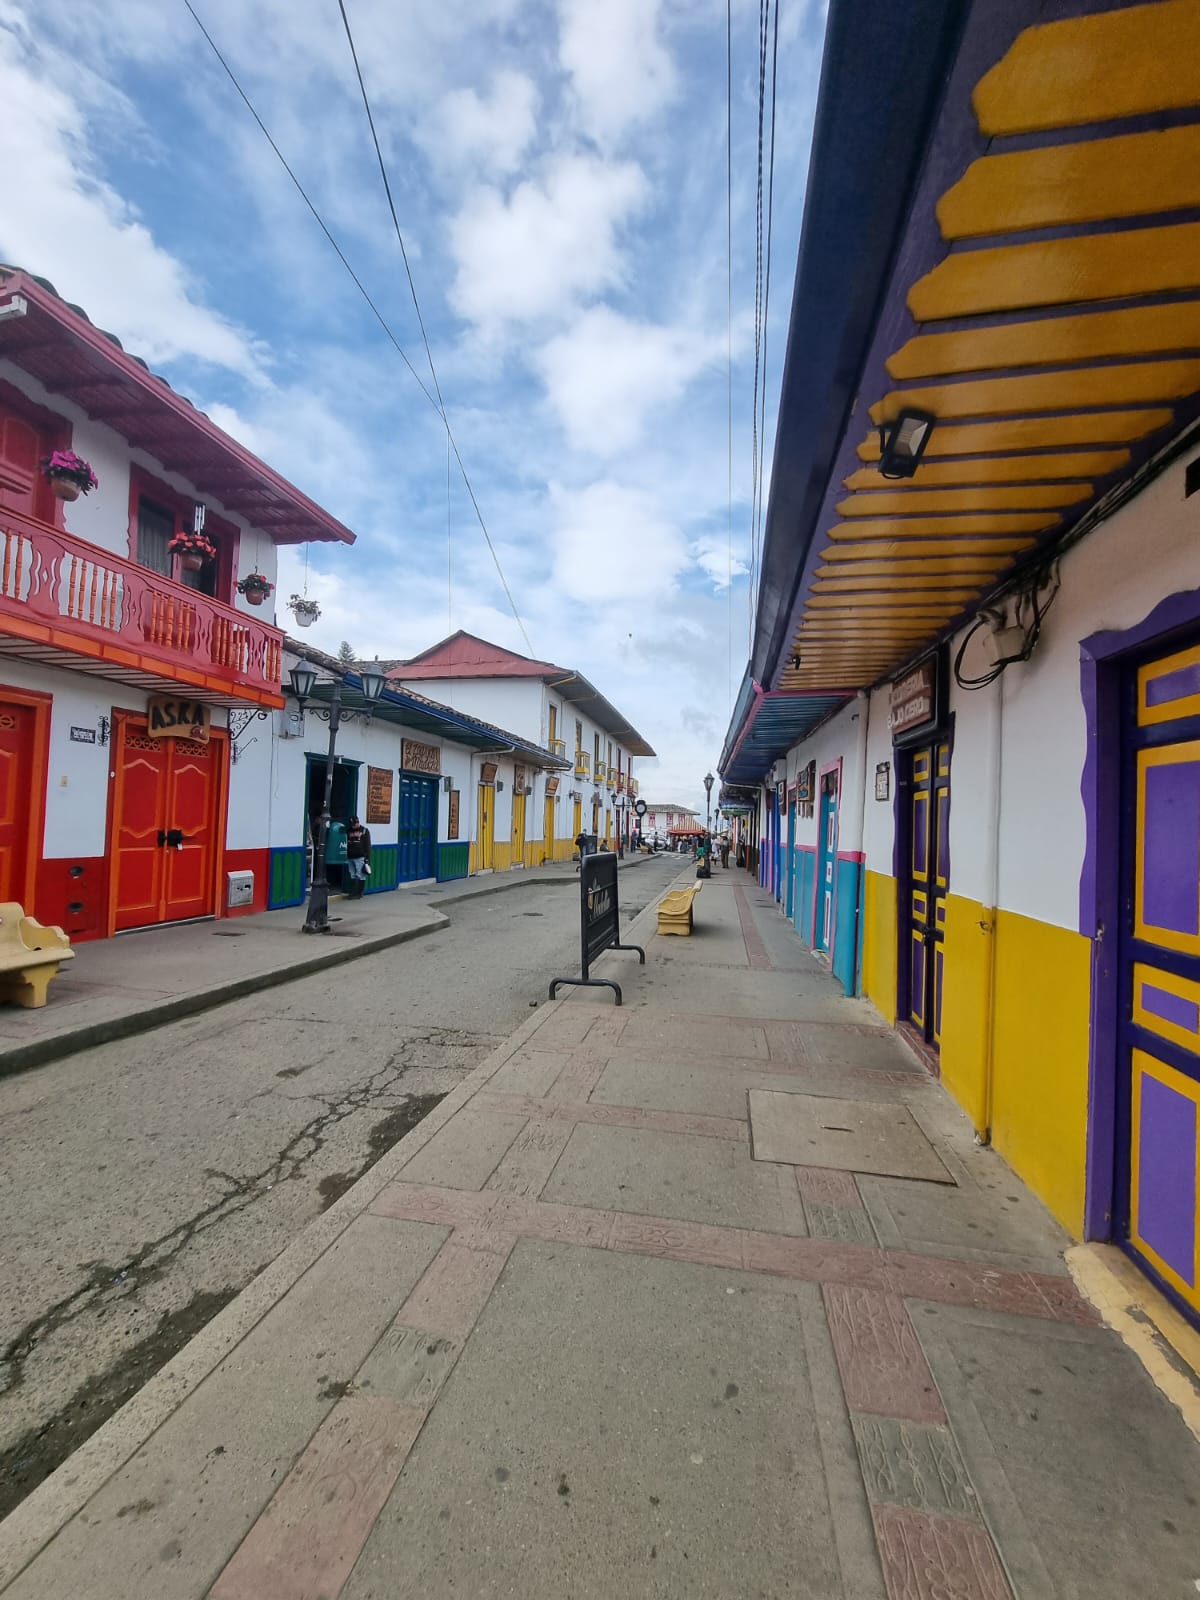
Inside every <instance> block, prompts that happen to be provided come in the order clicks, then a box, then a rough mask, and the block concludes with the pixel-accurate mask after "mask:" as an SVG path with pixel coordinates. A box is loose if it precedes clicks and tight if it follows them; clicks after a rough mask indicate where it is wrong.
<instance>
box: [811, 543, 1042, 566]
mask: <svg viewBox="0 0 1200 1600" xmlns="http://www.w3.org/2000/svg"><path fill="white" fill-rule="evenodd" d="M1033 543H1035V541H1034V540H1033V539H982V538H977V539H952V540H949V541H947V540H945V539H904V540H900V539H893V540H890V541H887V540H872V541H869V542H867V543H863V544H855V543H841V544H830V545H826V546H825V548H824V550H822V551H821V560H822V561H870V562H876V561H892V560H894V559H895V558H896V557H898V556H899V557H904V558H907V557H910V556H955V557H961V558H962V559H963V560H967V559H971V560H987V559H989V558H991V557H993V556H996V557H1000V556H1014V555H1017V554H1018V553H1019V552H1020V551H1022V550H1028V548H1029V547H1030V545H1031V544H1033Z"/></svg>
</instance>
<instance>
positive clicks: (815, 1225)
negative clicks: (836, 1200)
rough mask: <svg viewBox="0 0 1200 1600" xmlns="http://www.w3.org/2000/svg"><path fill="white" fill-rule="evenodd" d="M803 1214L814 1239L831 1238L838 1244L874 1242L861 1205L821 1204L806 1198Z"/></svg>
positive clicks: (867, 1218)
mask: <svg viewBox="0 0 1200 1600" xmlns="http://www.w3.org/2000/svg"><path fill="white" fill-rule="evenodd" d="M804 1216H805V1219H806V1221H807V1222H808V1231H809V1233H811V1234H812V1236H813V1238H814V1239H833V1240H836V1241H837V1242H838V1243H840V1244H874V1243H875V1230H874V1228H873V1227H872V1226H871V1219H870V1217H869V1216H868V1215H867V1213H866V1212H865V1211H864V1210H863V1209H862V1208H861V1207H858V1208H857V1209H855V1208H852V1207H850V1206H822V1205H817V1204H815V1203H814V1202H813V1201H811V1200H806V1201H805V1202H804Z"/></svg>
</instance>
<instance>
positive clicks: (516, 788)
mask: <svg viewBox="0 0 1200 1600" xmlns="http://www.w3.org/2000/svg"><path fill="white" fill-rule="evenodd" d="M513 793H514V794H524V793H525V768H524V767H516V766H514V767H513Z"/></svg>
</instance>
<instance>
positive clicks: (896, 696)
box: [888, 656, 937, 739]
mask: <svg viewBox="0 0 1200 1600" xmlns="http://www.w3.org/2000/svg"><path fill="white" fill-rule="evenodd" d="M936 721H937V660H936V659H935V658H934V657H933V656H930V658H929V660H928V661H922V663H921V665H920V666H919V667H914V668H913V670H912V671H911V672H910V673H908V675H907V676H906V677H903V678H901V679H900V680H899V682H897V683H894V684H893V685H892V698H891V708H890V710H889V711H888V727H889V728H890V729H891V734H892V738H893V739H898V738H900V737H901V735H903V734H906V733H911V732H912V731H913V730H914V729H917V728H923V727H925V726H926V725H927V724H928V725H930V726H932V725H933V724H934V723H935V722H936Z"/></svg>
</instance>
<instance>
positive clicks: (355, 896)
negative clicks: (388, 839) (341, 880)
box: [346, 817, 371, 900]
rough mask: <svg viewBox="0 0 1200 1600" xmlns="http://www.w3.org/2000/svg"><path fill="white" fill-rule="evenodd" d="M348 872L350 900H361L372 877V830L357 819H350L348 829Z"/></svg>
mask: <svg viewBox="0 0 1200 1600" xmlns="http://www.w3.org/2000/svg"><path fill="white" fill-rule="evenodd" d="M346 871H347V872H348V873H349V882H348V885H347V893H348V896H349V898H350V899H351V900H361V899H362V897H363V895H364V894H365V893H366V888H367V879H368V878H369V877H370V876H371V830H370V829H369V828H364V827H363V825H362V823H361V822H360V821H359V820H358V818H357V817H351V818H350V826H349V827H348V828H347V829H346Z"/></svg>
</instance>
